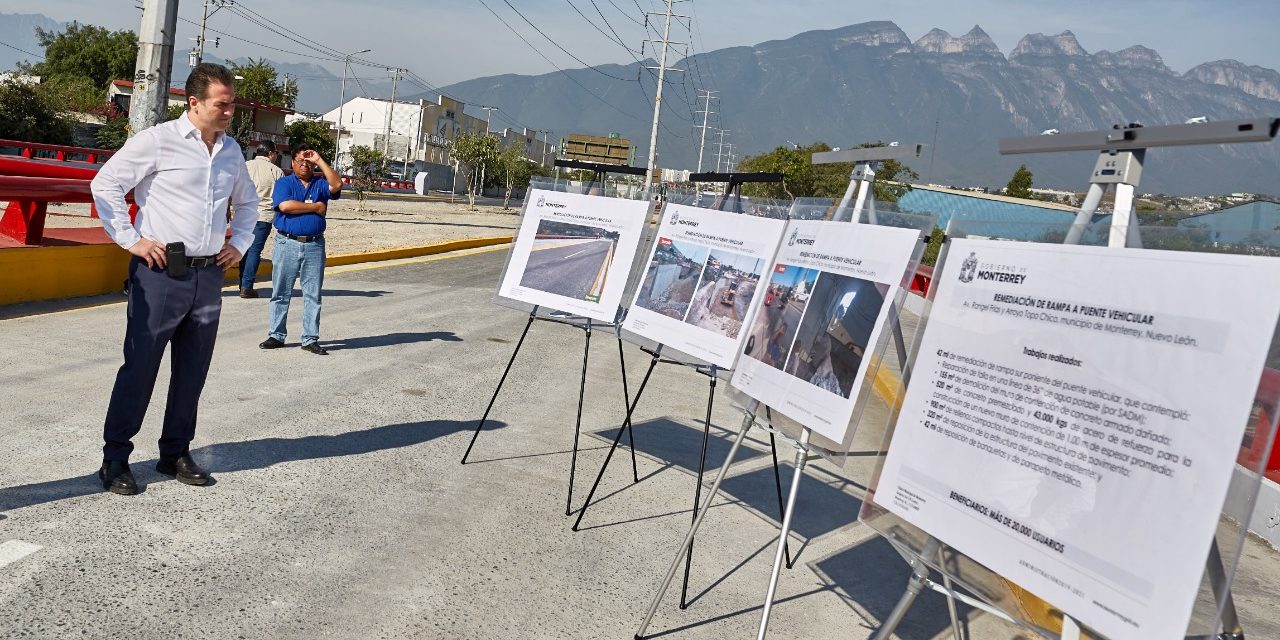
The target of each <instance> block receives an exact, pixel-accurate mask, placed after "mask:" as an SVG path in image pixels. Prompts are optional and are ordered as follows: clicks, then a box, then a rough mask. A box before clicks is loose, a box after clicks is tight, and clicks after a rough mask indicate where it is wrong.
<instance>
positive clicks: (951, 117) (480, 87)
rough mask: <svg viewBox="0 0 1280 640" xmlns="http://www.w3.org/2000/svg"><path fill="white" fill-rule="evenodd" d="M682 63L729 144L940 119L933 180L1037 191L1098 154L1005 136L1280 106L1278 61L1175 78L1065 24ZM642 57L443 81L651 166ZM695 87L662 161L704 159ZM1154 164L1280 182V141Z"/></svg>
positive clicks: (903, 129) (1230, 180)
mask: <svg viewBox="0 0 1280 640" xmlns="http://www.w3.org/2000/svg"><path fill="white" fill-rule="evenodd" d="M675 66H676V67H678V68H681V69H686V70H688V71H687V72H686V73H685V74H673V75H677V76H685V75H691V74H692V75H697V76H699V77H700V78H701V79H702V81H703V82H704V83H705V84H706V85H707V86H708V87H709V88H711V89H715V90H718V91H719V92H720V93H719V95H718V98H719V101H718V103H719V104H718V108H717V106H716V105H715V104H713V109H715V110H717V111H719V112H720V115H719V122H720V124H719V126H720V127H721V128H724V129H729V130H731V134H729V136H728V137H727V138H726V140H729V141H732V142H734V143H735V145H736V147H735V153H746V154H753V153H759V152H761V151H765V150H768V149H770V148H773V147H776V146H780V145H784V144H787V143H796V144H806V143H808V142H813V141H818V140H821V141H825V142H827V143H829V144H831V145H834V146H852V145H854V144H857V143H859V142H864V141H873V140H885V141H889V140H898V141H902V142H904V143H906V142H921V143H925V144H931V143H933V141H934V131H935V125H936V131H937V142H936V145H935V146H934V147H933V148H932V149H926V151H925V155H924V156H923V157H922V158H920V159H919V160H917V161H915V162H912V163H911V164H912V166H913V168H915V169H916V170H917V171H918V172H919V173H920V174H921V178H922V179H923V180H925V181H928V182H936V183H943V184H957V185H975V184H976V185H992V186H1003V185H1004V183H1005V182H1007V181H1008V179H1009V176H1011V175H1012V173H1013V171H1014V170H1015V169H1016V168H1017V167H1018V165H1019V164H1021V163H1026V164H1027V166H1028V167H1029V168H1031V169H1032V171H1033V172H1034V174H1035V181H1036V184H1037V185H1039V186H1048V187H1059V188H1067V189H1078V190H1082V189H1084V187H1085V186H1087V179H1088V175H1089V172H1090V170H1091V169H1092V166H1093V157H1092V154H1089V153H1072V154H1054V155H1034V156H1009V157H1002V156H1000V155H998V153H997V152H996V141H997V139H999V138H1001V137H1007V136H1021V135H1035V134H1038V133H1040V132H1041V131H1044V130H1047V129H1058V130H1060V131H1064V132H1068V131H1087V130H1093V129H1102V128H1109V127H1111V126H1112V125H1114V124H1118V123H1130V122H1140V123H1143V124H1145V125H1159V124H1174V123H1182V122H1185V121H1186V120H1187V119H1189V118H1193V117H1201V116H1203V117H1207V118H1209V119H1210V120H1231V119H1238V118H1247V117H1259V116H1268V117H1280V74H1278V73H1277V72H1276V71H1274V70H1271V69H1265V68H1262V67H1256V66H1247V65H1244V64H1241V63H1239V62H1236V61H1234V60H1220V61H1215V62H1207V63H1205V64H1202V65H1199V66H1197V67H1195V68H1194V69H1191V70H1189V71H1187V72H1186V73H1177V72H1175V71H1173V70H1171V69H1169V67H1167V66H1166V65H1165V64H1164V62H1163V60H1162V59H1161V58H1160V55H1159V54H1158V53H1157V52H1155V51H1153V50H1151V49H1148V48H1146V47H1142V46H1134V47H1129V48H1127V49H1122V50H1120V51H1114V52H1112V51H1098V52H1095V53H1090V52H1087V51H1085V50H1084V48H1083V47H1081V46H1080V43H1079V42H1078V41H1077V40H1076V38H1075V36H1074V35H1073V34H1072V33H1071V32H1070V31H1064V32H1063V33H1061V34H1058V35H1054V36H1047V35H1044V34H1030V35H1027V36H1026V37H1024V38H1022V40H1021V41H1020V42H1019V43H1018V44H1017V46H1015V47H1014V49H1013V50H1012V51H1010V52H1009V54H1008V55H1005V54H1004V53H1003V52H1001V51H1000V49H999V48H998V47H997V46H996V44H995V43H994V42H993V41H992V40H991V38H990V37H989V36H988V35H987V34H986V33H985V32H984V31H983V30H982V29H981V28H980V27H974V28H973V29H972V30H970V31H969V32H968V33H966V34H964V35H962V36H958V37H957V36H952V35H951V34H949V33H947V32H946V31H943V30H940V29H934V30H933V31H930V32H929V33H927V34H925V35H924V36H922V37H920V38H919V39H917V40H915V41H914V42H913V41H912V40H911V39H910V38H908V36H907V34H906V33H904V32H903V31H902V30H901V29H900V28H898V27H897V26H896V25H895V24H893V23H892V22H868V23H863V24H857V25H852V26H848V27H842V28H839V29H831V30H823V31H809V32H806V33H801V34H799V35H796V36H794V37H791V38H788V39H785V40H775V41H770V42H764V43H760V44H758V45H755V46H752V47H731V48H727V49H720V50H717V51H711V52H707V53H702V54H698V55H696V56H692V57H690V58H689V59H686V60H682V61H679V62H677V63H676V65H675ZM639 67H640V65H639V64H638V63H636V64H632V65H625V66H624V65H601V66H599V67H597V69H599V71H595V70H591V69H577V70H571V71H567V72H566V73H552V74H543V75H536V76H520V75H502V76H493V77H486V78H477V79H474V80H469V81H466V82H461V83H457V84H454V85H450V86H447V87H443V89H444V91H445V92H447V93H449V94H450V95H454V96H456V97H458V98H459V99H462V100H465V101H468V102H474V103H482V104H488V105H496V106H499V107H500V108H502V110H503V112H504V113H505V114H506V115H508V116H510V117H511V118H513V119H515V120H517V121H521V122H526V123H535V124H531V126H536V127H538V128H545V129H551V130H554V131H555V132H556V134H557V135H563V134H566V133H569V132H577V133H592V134H603V133H607V132H610V131H616V132H619V133H621V134H622V135H623V136H624V137H626V138H629V139H630V140H631V141H632V143H633V144H635V145H636V147H637V156H638V158H640V159H638V160H637V164H643V160H642V159H643V158H644V156H645V154H646V152H647V146H648V145H647V142H648V138H649V135H648V131H649V120H650V116H651V113H652V108H653V107H652V102H650V100H652V96H653V92H654V81H653V79H652V77H651V76H650V74H648V73H641V71H640V69H639ZM604 74H609V75H612V76H617V77H619V78H624V79H626V80H614V79H611V78H608V77H606V76H605V75H604ZM637 77H639V78H640V80H639V82H636V81H635V80H634V79H635V78H637ZM690 87H691V85H690V84H689V83H688V81H685V82H684V83H683V84H682V83H680V81H679V80H678V79H677V81H676V82H675V83H672V84H670V85H669V86H668V87H667V90H666V93H667V96H668V97H667V99H666V100H665V101H664V102H665V106H664V111H663V114H664V115H663V123H664V130H663V131H662V133H661V135H660V139H659V146H658V148H659V152H660V156H659V157H660V160H659V164H660V165H661V166H664V167H666V166H671V167H680V168H692V167H693V166H694V165H695V164H696V162H697V153H698V149H697V147H698V134H699V131H698V129H696V128H694V127H695V124H700V123H701V116H700V115H699V114H696V113H694V112H695V111H696V110H697V109H700V108H701V105H700V103H698V101H697V99H696V98H695V96H694V95H693V91H692V89H691V88H690ZM586 89H590V91H591V92H592V93H595V94H596V96H599V97H598V98H597V97H596V96H593V95H591V93H588V92H587V90H586ZM603 102H608V103H611V104H612V105H616V106H617V108H611V107H610V106H607V105H605V104H603ZM624 112H625V113H624ZM714 138H715V137H714V135H713V136H712V137H711V139H714ZM708 153H709V154H710V155H709V156H706V157H709V158H711V159H710V160H707V159H706V157H704V167H712V166H714V163H715V160H714V153H715V146H714V145H710V143H709V147H708ZM1146 167H1147V170H1146V172H1145V177H1144V180H1143V183H1142V184H1141V185H1140V187H1139V190H1140V191H1143V192H1152V193H1171V194H1185V193H1224V192H1233V191H1253V192H1262V193H1272V194H1274V193H1280V142H1273V143H1269V144H1268V143H1258V144H1249V145H1236V146H1233V147H1230V148H1228V147H1204V148H1194V147H1184V148H1177V149H1158V150H1153V151H1152V152H1150V153H1149V154H1148V157H1147V162H1146Z"/></svg>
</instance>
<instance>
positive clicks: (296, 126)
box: [284, 120, 334, 158]
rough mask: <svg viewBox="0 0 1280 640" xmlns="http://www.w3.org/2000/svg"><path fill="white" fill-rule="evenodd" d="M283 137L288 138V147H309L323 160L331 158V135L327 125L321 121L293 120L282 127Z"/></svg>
mask: <svg viewBox="0 0 1280 640" xmlns="http://www.w3.org/2000/svg"><path fill="white" fill-rule="evenodd" d="M284 135H286V136H288V137H289V147H290V148H293V147H297V146H298V145H300V144H306V145H311V148H312V149H315V150H316V153H318V154H320V155H321V156H324V157H325V158H333V157H334V156H333V133H332V132H331V131H329V123H327V122H324V121H321V120H294V121H293V122H290V123H289V124H287V125H285V126H284Z"/></svg>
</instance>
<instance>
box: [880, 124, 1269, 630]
mask: <svg viewBox="0 0 1280 640" xmlns="http://www.w3.org/2000/svg"><path fill="white" fill-rule="evenodd" d="M1277 125H1280V120H1273V119H1266V120H1257V121H1238V122H1227V123H1216V126H1214V127H1200V126H1198V125H1197V126H1178V125H1174V126H1169V127H1149V128H1142V127H1140V126H1136V125H1131V126H1130V127H1117V128H1116V129H1113V130H1107V131H1100V132H1091V133H1086V134H1068V135H1067V136H1066V137H1064V138H1063V139H1062V140H1060V141H1058V140H1046V139H1043V138H1040V137H1036V138H1028V139H1016V140H1008V141H1001V150H1002V152H1006V153H1009V152H1019V153H1026V152H1043V151H1060V150H1084V149H1093V150H1101V154H1100V156H1099V158H1098V163H1097V165H1096V166H1095V169H1094V172H1093V175H1092V176H1091V186H1090V190H1089V194H1088V196H1087V198H1086V201H1085V204H1084V206H1083V207H1082V209H1081V211H1080V214H1079V216H1078V217H1077V220H1076V223H1075V224H1072V225H1056V226H1054V225H1044V224H1027V225H1019V224H1017V223H1009V222H987V221H980V220H963V219H960V220H953V222H952V224H951V226H950V228H949V229H948V236H949V240H948V243H947V245H945V246H944V256H945V257H944V258H943V259H942V262H941V263H940V267H941V268H940V269H939V270H938V273H939V276H938V278H937V279H935V282H934V286H933V287H932V288H931V292H932V293H933V294H934V295H936V296H937V297H936V298H935V299H934V304H933V305H932V310H933V312H932V314H931V315H930V317H929V318H927V325H926V327H925V331H924V337H923V339H922V340H920V341H918V344H920V347H919V356H918V359H917V360H915V361H914V362H913V363H912V364H913V365H914V366H913V369H912V370H913V371H914V372H915V375H914V376H913V377H912V378H911V382H910V386H909V387H908V391H907V397H906V399H905V401H904V405H903V411H902V414H901V415H900V416H899V417H898V419H897V420H896V421H892V420H891V422H890V425H891V427H892V425H893V424H895V423H896V425H897V426H896V428H890V429H889V430H888V431H887V433H886V444H887V448H888V450H889V455H888V458H887V459H886V461H885V466H884V470H883V474H881V473H879V472H878V473H877V475H876V477H875V478H874V479H873V481H872V484H871V486H872V497H873V500H868V501H865V502H864V505H863V511H862V513H861V515H860V518H861V520H862V521H863V522H865V523H867V524H869V525H870V526H871V527H872V528H874V529H875V530H876V531H878V532H879V533H881V534H882V535H884V536H885V537H886V539H888V540H889V541H890V542H892V543H893V544H894V546H895V548H897V549H898V550H899V551H900V552H902V553H903V555H904V556H905V557H906V558H907V559H908V561H909V562H910V563H911V564H912V567H913V577H912V579H911V581H910V582H909V585H908V589H907V592H905V593H904V594H903V598H902V600H900V601H899V603H898V606H896V607H895V608H894V611H893V612H892V613H891V614H890V615H889V617H888V618H887V619H886V620H885V623H884V625H883V626H882V627H881V628H880V630H879V631H878V632H877V635H876V638H877V639H882V638H887V637H888V636H889V635H890V634H891V633H892V631H893V629H894V628H895V627H896V625H897V623H898V622H899V621H900V620H901V618H902V615H903V613H905V610H906V608H907V607H909V606H910V604H911V601H912V599H913V598H914V597H915V594H917V593H919V591H920V589H921V588H922V587H924V586H928V587H932V588H934V589H935V590H940V591H944V592H949V593H951V594H952V595H955V596H956V597H958V598H960V599H965V600H966V601H967V602H969V603H970V604H973V605H974V606H977V607H979V608H982V609H985V610H987V611H990V612H992V613H994V614H996V615H999V616H1001V617H1005V618H1006V619H1010V620H1013V621H1015V622H1017V623H1019V624H1023V625H1025V626H1028V627H1031V628H1034V629H1036V631H1038V632H1039V633H1041V634H1044V635H1047V636H1049V637H1059V636H1060V637H1062V638H1064V639H1065V638H1075V637H1080V633H1081V632H1080V628H1081V626H1083V627H1085V629H1086V630H1087V631H1088V634H1089V636H1090V637H1110V638H1148V637H1174V636H1181V635H1182V634H1183V633H1184V632H1185V633H1186V634H1187V637H1188V638H1216V639H1226V638H1241V637H1243V632H1242V630H1241V627H1240V623H1239V620H1238V618H1237V616H1236V612H1235V608H1234V604H1233V600H1232V596H1231V590H1230V585H1231V583H1232V580H1233V578H1234V573H1235V571H1236V568H1237V567H1238V562H1239V559H1240V550H1241V548H1242V543H1243V540H1244V537H1245V532H1244V530H1243V528H1241V527H1239V526H1238V524H1236V523H1238V522H1248V520H1249V516H1250V515H1251V511H1252V504H1253V501H1254V500H1255V499H1256V496H1257V489H1258V487H1257V486H1256V485H1255V486H1250V487H1234V486H1233V487H1232V491H1233V492H1235V493H1239V494H1241V495H1239V496H1237V497H1236V499H1233V500H1229V501H1227V502H1226V503H1225V506H1224V501H1223V497H1224V496H1225V495H1226V494H1227V487H1226V480H1225V479H1224V478H1226V477H1228V476H1230V475H1231V473H1232V467H1233V463H1234V461H1235V457H1236V456H1235V452H1236V451H1237V447H1238V446H1239V443H1240V440H1239V438H1240V436H1241V434H1242V433H1244V432H1245V427H1244V426H1243V425H1245V424H1248V428H1249V431H1250V432H1252V433H1251V434H1250V437H1251V439H1253V440H1255V441H1256V440H1257V439H1259V438H1262V439H1264V440H1266V441H1267V442H1273V441H1274V434H1275V430H1276V421H1275V418H1274V416H1275V415H1276V414H1275V409H1276V407H1275V406H1274V405H1275V404H1276V403H1275V400H1274V398H1273V399H1271V400H1264V399H1262V398H1260V397H1257V396H1256V392H1257V388H1258V378H1259V375H1258V374H1259V372H1260V370H1261V367H1262V359H1263V357H1264V356H1265V355H1266V353H1267V352H1268V351H1272V350H1274V348H1275V346H1276V345H1275V340H1274V336H1275V332H1276V314H1277V307H1280V303H1277V301H1276V299H1275V298H1276V297H1277V296H1275V295H1272V294H1271V293H1270V292H1268V293H1267V294H1264V295H1261V296H1257V295H1255V292H1256V291H1258V289H1256V288H1254V287H1257V286H1263V285H1261V284H1260V281H1255V280H1254V278H1255V277H1261V278H1262V279H1263V280H1265V279H1269V278H1274V277H1275V270H1276V266H1275V263H1276V259H1275V258H1261V257H1258V255H1259V254H1271V255H1274V252H1273V251H1268V250H1267V248H1268V247H1267V243H1266V242H1265V241H1264V242H1262V246H1260V245H1259V243H1257V242H1250V243H1244V244H1242V245H1240V246H1229V245H1225V244H1219V243H1213V242H1204V241H1203V240H1204V239H1203V238H1201V239H1200V240H1199V241H1198V240H1197V239H1196V238H1197V235H1198V234H1197V232H1196V230H1194V229H1160V228H1154V229H1153V228H1143V229H1142V230H1141V232H1140V231H1139V224H1138V221H1137V219H1136V217H1134V215H1133V206H1132V197H1133V193H1134V188H1135V186H1136V185H1137V183H1138V180H1139V178H1140V176H1141V172H1142V160H1143V156H1144V154H1145V149H1146V147H1148V146H1177V145H1188V144H1226V143H1237V142H1260V141H1267V140H1270V139H1272V138H1273V137H1274V136H1275V134H1276V130H1277ZM1109 185H1115V186H1116V188H1117V196H1116V205H1115V211H1114V213H1113V214H1112V215H1111V216H1110V219H1109V220H1106V222H1108V223H1109V224H1099V223H1098V222H1097V220H1098V218H1097V217H1095V210H1096V207H1097V204H1098V202H1099V201H1100V200H1101V197H1102V195H1103V192H1104V191H1105V189H1106V187H1107V186H1109ZM1010 227H1035V230H1034V231H1033V230H1031V229H1024V228H1016V229H1011V228H1010ZM1263 235H1265V234H1263ZM1273 235H1274V234H1273ZM969 236H973V237H980V238H1002V237H1013V238H1021V239H1027V238H1034V239H1038V241H1039V242H1040V243H1059V242H1062V240H1063V239H1064V238H1065V239H1066V240H1067V242H1068V244H1072V243H1077V244H1109V245H1110V246H1111V248H1110V249H1103V248H1097V247H1071V246H1066V247H1064V246H1060V245H1056V244H1024V243H1010V242H988V241H981V240H965V239H964V238H966V237H969ZM1264 240H1265V239H1264ZM1276 240H1280V239H1276ZM1276 240H1273V241H1272V243H1273V244H1274V243H1275V241H1276ZM1126 245H1127V246H1128V247H1129V248H1128V249H1124V248H1121V247H1125V246H1126ZM1244 245H1249V246H1244ZM1141 246H1148V247H1169V248H1175V247H1176V248H1177V249H1179V250H1180V251H1179V252H1177V253H1174V252H1169V251H1143V250H1140V249H1135V248H1134V247H1141ZM1188 251H1192V252H1194V251H1199V252H1201V253H1188ZM1232 252H1242V253H1249V254H1253V255H1251V256H1232V255H1226V256H1224V255H1222V254H1223V253H1232ZM1161 267H1163V268H1161ZM1250 283H1254V284H1253V287H1251V286H1250ZM975 285H976V286H975ZM1237 287H1239V289H1237ZM1011 288H1012V289H1015V290H1014V291H1010V290H1009V289H1011ZM1226 291H1248V292H1249V295H1248V296H1247V297H1249V298H1250V300H1248V301H1247V302H1242V301H1241V298H1242V297H1244V296H1238V295H1234V296H1233V295H1229V294H1226V293H1225V292H1226ZM1143 309H1147V311H1146V312H1143ZM965 318H967V320H966V319H965ZM939 323H941V324H939ZM1157 325H1160V327H1157ZM965 332H969V334H970V335H969V336H967V337H961V335H960V334H962V333H965ZM995 336H999V337H1000V339H995V338H994V337H995ZM978 347H980V348H979V350H980V351H981V353H975V348H978ZM1269 347H1270V348H1269ZM1126 356H1127V357H1126ZM1215 362H1216V364H1215ZM1227 369H1231V370H1232V372H1231V373H1230V374H1227V373H1225V371H1226V370H1227ZM1011 376H1012V377H1011ZM1209 378H1213V379H1212V380H1210V379H1209ZM939 395H941V396H942V397H935V396H939ZM956 396H959V397H960V401H959V402H958V403H957V402H955V398H956ZM1260 403H1261V404H1262V406H1261V409H1262V411H1261V413H1260V415H1261V416H1267V415H1270V416H1273V417H1272V418H1271V419H1269V420H1267V421H1266V422H1265V423H1260V421H1258V420H1256V419H1255V418H1254V417H1253V415H1251V410H1254V409H1257V408H1259V406H1260ZM992 426H995V427H996V430H995V431H992V429H991V427H992ZM899 433H902V434H904V436H903V438H902V439H901V440H899V439H898V437H897V435H898V434H899ZM890 435H892V436H893V439H892V440H891V441H890V440H889V439H888V438H889V436H890ZM900 443H901V445H900ZM975 456H976V457H977V458H980V459H981V460H979V461H975V460H974V457H975ZM953 461H956V462H961V463H962V466H964V467H966V472H965V473H967V475H965V477H964V478H959V474H957V473H956V470H955V469H954V468H953V467H952V466H951V465H952V462H953ZM964 462H967V464H963V463H964ZM922 465H923V466H924V467H927V468H928V471H927V472H922V471H921V466H922ZM990 474H996V477H992V476H991V475H990ZM1028 475H1029V476H1032V478H1027V477H1024V476H1028ZM975 481H978V483H977V484H975ZM913 483H914V485H913ZM1193 493H1194V494H1196V497H1195V498H1194V499H1191V500H1187V499H1186V497H1187V496H1188V495H1190V494H1193ZM1015 494H1018V495H1015ZM877 503H879V504H877ZM886 506H887V509H886ZM1086 513H1087V515H1086ZM1220 513H1221V515H1222V516H1225V517H1220V515H1219V514H1220ZM975 514H977V515H976V516H975ZM938 518H942V519H943V520H944V521H945V522H939V521H938V520H937V519H938ZM913 523H917V524H919V523H923V524H924V526H925V529H924V530H923V531H922V530H921V529H920V528H917V526H916V525H915V524H913ZM973 527H977V529H974V528H973ZM983 529H985V531H984V530H983ZM975 531H981V533H975ZM926 532H935V534H936V536H937V537H935V536H932V535H929V534H928V533H926ZM1104 538H1105V539H1104ZM940 543H941V544H940ZM1010 563H1012V566H1010ZM930 569H932V570H935V571H938V572H940V573H941V574H942V575H943V576H944V578H950V579H955V580H957V581H959V582H960V583H961V584H963V585H965V586H966V587H967V588H969V589H970V591H971V592H973V593H975V594H978V595H979V598H978V599H976V600H975V599H973V598H969V597H966V596H965V595H964V594H963V593H961V592H952V591H950V590H949V589H941V588H939V586H938V585H936V584H934V583H932V582H931V581H929V580H928V575H929V570H930ZM1202 585H1207V586H1208V588H1207V589H1204V588H1202ZM1032 594H1035V595H1032ZM1036 596H1042V597H1043V599H1041V598H1037V597H1036ZM1045 600H1048V602H1045ZM1014 601H1016V602H1018V603H1019V604H1018V605H1016V606H1014V605H1011V602H1014ZM1028 601H1033V602H1040V603H1042V605H1043V606H1040V607H1035V606H1032V607H1028V606H1024V603H1026V602H1028ZM1049 603H1052V604H1049ZM1051 609H1056V610H1058V611H1062V612H1065V614H1066V615H1065V616H1062V615H1059V616H1058V617H1057V618H1056V619H1055V618H1053V617H1051V616H1048V615H1044V613H1046V612H1048V611H1049V610H1051ZM1036 610H1039V611H1040V612H1041V614H1039V615H1033V614H1034V613H1035V612H1036ZM1080 623H1083V624H1080Z"/></svg>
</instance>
